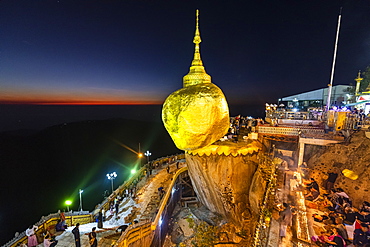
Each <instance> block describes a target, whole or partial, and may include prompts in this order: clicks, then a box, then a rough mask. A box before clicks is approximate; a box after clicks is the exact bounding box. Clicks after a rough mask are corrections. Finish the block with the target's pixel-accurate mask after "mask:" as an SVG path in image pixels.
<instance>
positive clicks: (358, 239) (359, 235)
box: [353, 223, 370, 247]
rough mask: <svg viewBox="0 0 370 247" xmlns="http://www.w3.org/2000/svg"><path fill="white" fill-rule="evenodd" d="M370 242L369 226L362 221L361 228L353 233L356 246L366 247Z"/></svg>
mask: <svg viewBox="0 0 370 247" xmlns="http://www.w3.org/2000/svg"><path fill="white" fill-rule="evenodd" d="M368 243H370V233H369V226H368V225H366V224H364V223H362V224H361V229H356V230H355V231H354V234H353V244H354V245H355V246H356V247H364V246H365V245H366V244H368Z"/></svg>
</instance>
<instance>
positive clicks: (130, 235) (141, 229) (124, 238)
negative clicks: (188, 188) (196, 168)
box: [115, 167, 188, 247]
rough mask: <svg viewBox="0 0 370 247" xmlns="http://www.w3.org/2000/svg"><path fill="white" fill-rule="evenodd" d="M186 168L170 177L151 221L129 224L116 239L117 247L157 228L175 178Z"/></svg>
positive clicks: (125, 246)
mask: <svg viewBox="0 0 370 247" xmlns="http://www.w3.org/2000/svg"><path fill="white" fill-rule="evenodd" d="M187 170H188V167H182V168H180V169H179V170H177V172H176V173H175V175H174V176H173V177H172V182H171V183H170V185H169V186H168V189H167V191H166V193H165V195H164V197H163V199H162V201H161V204H160V206H159V210H158V212H157V215H156V217H155V219H154V221H153V222H148V223H143V224H142V225H131V226H133V228H128V230H126V232H125V233H124V234H122V235H121V237H120V239H119V240H118V241H117V243H116V245H115V246H119V247H127V246H129V245H130V244H132V243H134V242H136V241H138V240H139V239H143V238H144V237H146V236H148V235H150V234H153V233H154V232H155V230H156V228H157V225H158V223H159V221H160V219H161V216H162V213H163V211H164V209H165V207H166V205H167V203H168V200H169V198H170V196H171V193H172V188H173V187H174V185H175V183H176V181H177V178H178V177H179V175H180V174H182V173H183V172H186V171H187ZM139 224H140V223H139ZM148 228H149V229H150V230H149V231H146V230H147V229H148Z"/></svg>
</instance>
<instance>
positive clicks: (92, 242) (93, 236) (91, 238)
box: [89, 227, 98, 247]
mask: <svg viewBox="0 0 370 247" xmlns="http://www.w3.org/2000/svg"><path fill="white" fill-rule="evenodd" d="M95 230H96V227H93V228H92V230H91V232H90V233H89V243H90V246H92V247H97V246H98V240H97V239H96V232H95Z"/></svg>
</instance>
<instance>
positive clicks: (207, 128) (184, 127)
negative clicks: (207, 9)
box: [162, 11, 229, 151]
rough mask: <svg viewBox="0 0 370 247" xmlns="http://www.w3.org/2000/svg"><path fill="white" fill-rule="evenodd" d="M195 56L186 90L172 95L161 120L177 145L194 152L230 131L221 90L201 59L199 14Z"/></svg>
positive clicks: (186, 81) (185, 81)
mask: <svg viewBox="0 0 370 247" xmlns="http://www.w3.org/2000/svg"><path fill="white" fill-rule="evenodd" d="M193 42H194V43H195V53H194V59H193V62H192V64H191V67H190V72H189V73H188V74H187V75H186V76H184V79H183V85H184V87H183V88H181V89H179V90H177V91H175V92H174V93H172V94H171V95H170V96H168V98H167V99H166V101H165V102H164V104H163V108H162V120H163V123H164V126H165V128H166V129H167V131H168V133H169V134H170V136H171V138H172V140H173V141H174V143H175V145H176V146H177V147H178V148H179V149H181V150H186V151H189V150H194V149H198V148H201V147H205V146H208V145H211V144H212V143H214V142H215V141H217V140H219V139H220V138H221V137H223V136H224V135H225V134H226V133H227V131H228V129H229V108H228V105H227V101H226V98H225V96H224V94H223V93H222V91H221V89H220V88H219V87H217V86H216V85H215V84H213V83H212V82H211V77H210V76H209V75H208V74H207V73H206V71H205V69H204V67H203V62H202V60H201V58H200V51H199V43H200V42H201V39H200V33H199V25H198V11H197V25H196V31H195V37H194V41H193Z"/></svg>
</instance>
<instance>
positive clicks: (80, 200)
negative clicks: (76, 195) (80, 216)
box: [80, 189, 84, 212]
mask: <svg viewBox="0 0 370 247" xmlns="http://www.w3.org/2000/svg"><path fill="white" fill-rule="evenodd" d="M82 192H84V191H83V190H81V189H80V210H81V212H82Z"/></svg>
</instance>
